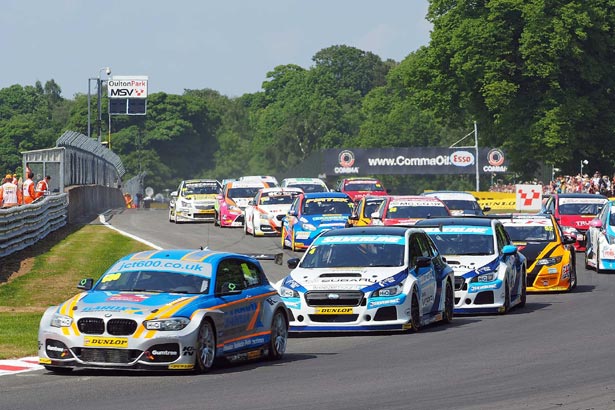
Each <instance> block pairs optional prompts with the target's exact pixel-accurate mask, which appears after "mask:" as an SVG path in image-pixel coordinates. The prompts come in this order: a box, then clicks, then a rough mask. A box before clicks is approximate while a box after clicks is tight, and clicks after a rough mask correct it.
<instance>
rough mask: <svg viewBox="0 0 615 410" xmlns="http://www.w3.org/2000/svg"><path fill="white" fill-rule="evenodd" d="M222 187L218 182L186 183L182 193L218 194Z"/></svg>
mask: <svg viewBox="0 0 615 410" xmlns="http://www.w3.org/2000/svg"><path fill="white" fill-rule="evenodd" d="M218 192H220V187H219V186H218V185H217V184H198V183H197V184H186V186H185V187H184V189H183V190H182V193H183V194H184V195H202V194H217V193H218Z"/></svg>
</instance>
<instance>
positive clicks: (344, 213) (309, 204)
mask: <svg viewBox="0 0 615 410" xmlns="http://www.w3.org/2000/svg"><path fill="white" fill-rule="evenodd" d="M352 208H353V203H352V201H351V200H350V197H349V196H348V195H346V194H344V193H341V192H314V193H307V194H305V193H304V194H300V195H298V196H297V197H296V198H295V200H294V201H293V204H292V205H291V207H290V210H289V211H288V214H287V215H286V216H285V217H284V219H283V220H282V249H285V248H290V249H292V250H293V251H296V250H305V249H307V248H308V247H309V246H310V245H311V243H312V241H313V240H314V238H316V237H317V236H318V235H320V234H321V233H322V232H325V231H329V230H331V229H340V228H344V227H345V226H346V222H347V221H348V217H349V216H350V214H351V213H352Z"/></svg>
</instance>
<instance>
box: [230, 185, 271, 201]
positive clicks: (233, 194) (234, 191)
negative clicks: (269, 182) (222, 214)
mask: <svg viewBox="0 0 615 410" xmlns="http://www.w3.org/2000/svg"><path fill="white" fill-rule="evenodd" d="M261 189H263V187H262V186H261V187H258V186H255V187H241V188H230V189H229V190H228V194H227V196H228V197H229V198H253V197H254V196H255V195H256V194H257V193H258V191H259V190H261Z"/></svg>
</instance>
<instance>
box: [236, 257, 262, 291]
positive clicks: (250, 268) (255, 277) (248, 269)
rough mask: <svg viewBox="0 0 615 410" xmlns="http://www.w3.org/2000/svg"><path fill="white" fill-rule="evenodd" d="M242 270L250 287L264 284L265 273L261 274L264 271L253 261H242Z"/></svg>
mask: <svg viewBox="0 0 615 410" xmlns="http://www.w3.org/2000/svg"><path fill="white" fill-rule="evenodd" d="M241 271H242V273H243V278H244V280H245V282H246V285H247V286H248V287H252V286H260V285H262V284H263V275H262V274H261V273H262V272H261V270H260V269H259V268H258V267H257V266H256V265H255V264H253V263H252V262H247V261H242V262H241Z"/></svg>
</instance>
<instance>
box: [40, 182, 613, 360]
mask: <svg viewBox="0 0 615 410" xmlns="http://www.w3.org/2000/svg"><path fill="white" fill-rule="evenodd" d="M346 183H347V185H349V186H350V185H352V184H351V183H349V182H348V181H346ZM340 186H342V185H340ZM370 186H373V187H376V188H377V189H378V191H379V193H378V194H377V195H372V194H371V193H370V192H362V191H361V192H360V194H357V195H356V199H355V201H353V200H352V199H351V197H350V196H349V195H348V194H346V193H345V192H342V191H341V190H339V189H338V190H337V192H330V191H329V190H328V189H327V187H326V185H325V184H324V183H322V181H320V180H317V179H310V178H294V179H292V180H290V179H289V180H288V181H287V180H285V181H283V183H282V186H281V187H280V186H278V184H277V181H275V179H272V178H271V177H263V176H253V177H244V178H241V179H239V180H233V181H227V182H225V184H223V185H222V184H218V183H217V181H215V180H187V181H182V183H181V184H180V186H179V188H178V190H177V191H175V192H173V193H172V201H171V204H170V205H169V207H170V208H169V220H170V221H171V222H175V223H179V222H186V221H195V220H199V221H205V220H209V221H213V222H214V223H215V224H216V225H219V226H220V227H221V228H222V227H243V229H244V232H245V233H246V235H253V236H255V237H256V236H266V235H271V236H275V235H279V236H280V238H281V247H282V248H290V249H291V250H293V251H296V250H302V251H304V252H303V253H302V255H301V256H300V257H294V258H291V259H289V260H287V265H288V267H289V269H290V272H289V274H288V275H287V276H286V277H284V278H283V279H281V280H280V281H278V282H277V283H275V284H271V283H270V282H269V281H268V279H267V277H266V274H265V272H264V270H263V268H262V266H261V265H260V263H259V261H258V259H276V262H279V263H281V258H279V255H242V254H238V253H234V252H215V251H211V250H177V249H175V250H162V251H147V252H140V253H137V254H132V255H128V256H126V257H124V258H122V259H120V260H119V261H117V262H116V263H115V264H114V265H113V266H111V267H110V268H109V269H108V270H107V271H106V272H105V273H104V274H103V275H102V276H101V277H100V278H99V279H98V280H96V281H95V280H93V279H84V280H82V281H81V282H80V284H79V286H78V288H80V289H81V290H82V292H81V293H79V294H78V295H76V296H74V297H72V298H70V299H69V300H67V301H66V302H64V303H62V304H60V305H58V306H54V307H50V308H49V309H48V310H47V311H46V313H45V314H44V316H43V318H42V319H41V325H40V330H39V358H40V359H39V360H40V363H41V364H43V365H45V367H46V368H47V369H49V370H51V371H53V372H66V371H71V370H73V369H76V368H102V369H129V370H133V369H139V370H143V369H145V370H167V371H168V370H183V371H186V370H189V371H196V372H206V371H208V370H209V369H210V368H211V367H212V366H213V363H214V361H215V360H217V359H222V358H224V359H227V360H245V359H255V358H269V359H278V358H280V357H282V355H283V354H284V352H285V350H286V344H287V337H288V333H289V332H345V331H349V332H360V331H395V330H397V331H404V330H410V329H411V330H414V331H418V330H419V329H420V328H421V327H422V326H425V325H428V324H431V323H435V322H441V323H444V324H447V323H450V322H451V321H452V320H453V316H454V315H456V314H506V313H507V312H509V311H510V310H511V309H512V308H514V307H522V306H524V305H525V303H526V301H527V293H529V292H552V291H555V292H566V291H572V290H573V289H574V288H575V287H576V286H577V273H576V257H577V256H576V252H577V251H579V250H580V247H582V248H583V249H584V251H585V266H586V267H588V268H594V269H596V271H597V272H606V271H615V201H608V199H607V198H605V197H601V196H600V195H595V196H592V197H589V198H586V197H585V196H582V195H580V196H574V195H573V196H569V195H566V196H561V198H559V197H557V196H555V197H552V198H550V199H549V201H548V202H547V204H546V207H545V209H543V211H542V212H540V213H537V214H506V215H504V214H502V215H493V214H492V215H488V216H484V215H476V214H480V213H482V209H481V208H480V207H477V205H476V204H473V203H471V200H470V204H468V205H465V204H463V205H460V204H461V202H462V201H461V200H459V201H458V202H457V203H456V205H455V206H456V207H457V208H458V212H456V214H457V215H456V216H454V215H452V214H451V212H450V209H449V208H448V207H447V205H446V203H445V202H444V198H446V199H447V200H455V201H457V200H458V199H457V198H456V197H455V195H453V193H451V192H446V195H441V196H442V197H443V200H440V199H439V198H438V196H436V195H424V196H398V195H389V193H388V192H387V191H386V190H385V189H384V188H383V187H382V184H380V183H379V181H378V182H374V181H371V182H370V181H367V180H366V178H361V179H360V184H359V183H357V184H356V185H355V187H356V188H357V189H358V188H359V187H370ZM359 191H360V190H359ZM357 192H358V191H357ZM382 192H385V194H384V195H382ZM460 197H461V196H460ZM463 200H464V201H466V200H467V195H463ZM466 206H467V208H468V210H470V211H468V212H464V211H462V210H459V208H461V207H466ZM573 209H575V210H578V211H579V213H578V215H576V216H574V215H572V212H573V211H572V210H573ZM596 214H597V215H596ZM561 215H566V218H563V216H561ZM575 218H576V219H575ZM563 219H564V220H565V221H566V223H567V224H569V225H568V227H563V226H562V220H563ZM583 228H584V230H583ZM580 232H582V233H580ZM280 255H281V254H280Z"/></svg>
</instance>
